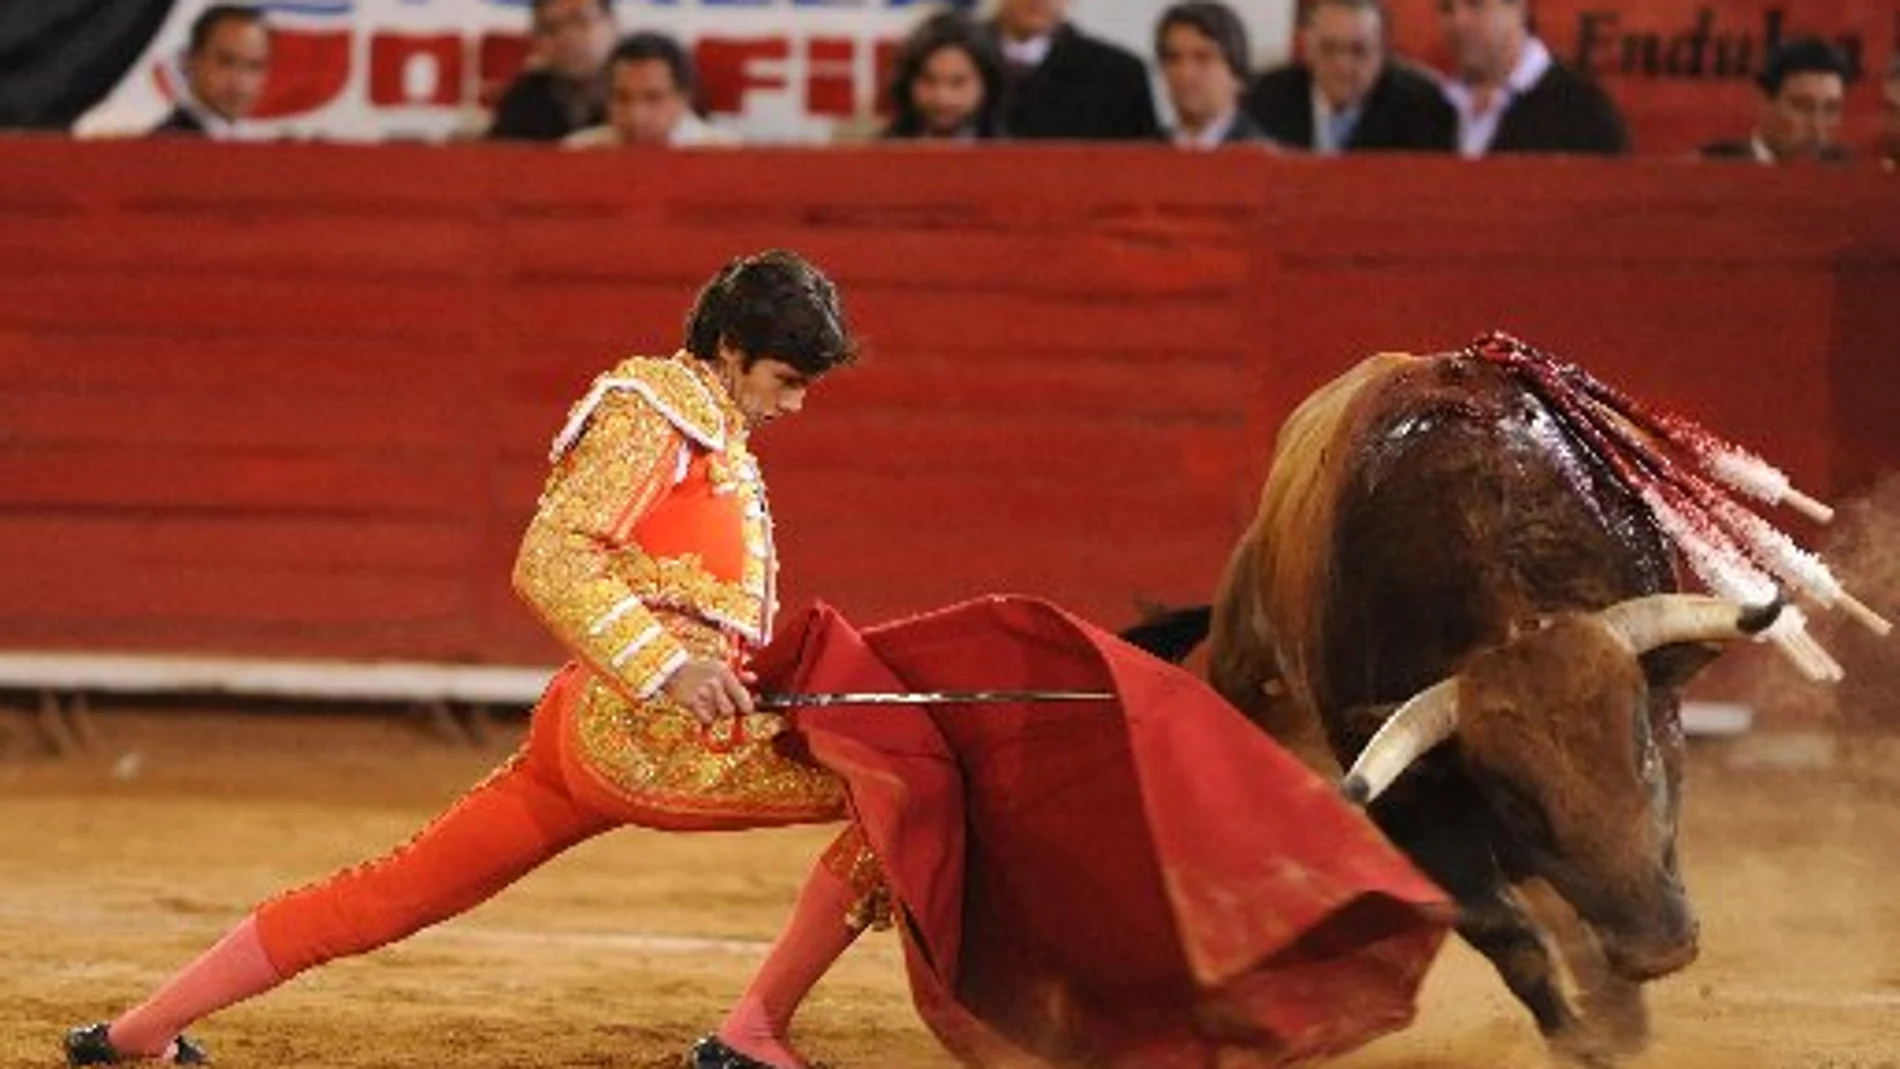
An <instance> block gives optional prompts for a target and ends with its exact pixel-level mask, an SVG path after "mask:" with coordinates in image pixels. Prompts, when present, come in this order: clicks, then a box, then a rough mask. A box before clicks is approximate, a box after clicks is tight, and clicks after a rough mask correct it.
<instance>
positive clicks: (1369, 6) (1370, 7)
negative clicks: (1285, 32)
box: [1300, 0, 1392, 33]
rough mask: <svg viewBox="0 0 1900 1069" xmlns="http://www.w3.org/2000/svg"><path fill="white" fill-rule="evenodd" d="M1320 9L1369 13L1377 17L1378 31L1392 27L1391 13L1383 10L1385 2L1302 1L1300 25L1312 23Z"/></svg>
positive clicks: (1346, 0)
mask: <svg viewBox="0 0 1900 1069" xmlns="http://www.w3.org/2000/svg"><path fill="white" fill-rule="evenodd" d="M1322 7H1343V8H1349V9H1351V10H1353V11H1370V12H1372V13H1373V14H1374V15H1377V16H1378V17H1379V30H1380V32H1381V33H1384V32H1386V31H1387V30H1388V29H1389V28H1390V27H1391V25H1392V13H1391V12H1390V11H1387V10H1386V8H1385V0H1304V2H1303V3H1301V4H1300V25H1302V26H1304V25H1306V24H1308V23H1310V22H1312V21H1313V16H1314V15H1315V14H1317V13H1318V12H1319V9H1320V8H1322Z"/></svg>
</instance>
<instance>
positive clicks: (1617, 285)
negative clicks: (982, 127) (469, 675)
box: [0, 140, 1900, 660]
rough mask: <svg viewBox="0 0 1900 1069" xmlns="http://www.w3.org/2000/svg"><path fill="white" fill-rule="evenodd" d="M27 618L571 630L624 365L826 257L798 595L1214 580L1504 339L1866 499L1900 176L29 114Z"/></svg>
mask: <svg viewBox="0 0 1900 1069" xmlns="http://www.w3.org/2000/svg"><path fill="white" fill-rule="evenodd" d="M0 174H4V175H5V180H4V181H0V276H3V277H0V592H4V595H3V596H4V605H5V606H6V611H5V613H4V614H3V615H0V646H5V647H13V648H20V647H59V648H81V649H84V648H110V649H164V650H187V651H197V650H203V651H235V652H253V653H272V652H274V653H285V654H296V655H302V656H328V655H365V656H370V655H373V656H395V657H404V658H427V659H436V658H442V659H469V660H518V659H542V658H551V657H552V656H553V655H554V651H553V648H552V646H551V645H550V644H549V642H548V641H547V640H546V639H545V638H543V637H542V636H541V635H540V634H539V633H538V631H537V629H536V627H535V625H534V624H533V623H532V622H531V621H530V619H529V617H528V615H527V613H526V612H525V611H524V610H523V609H521V608H520V607H518V606H517V605H516V603H515V602H514V600H513V597H512V595H511V593H510V592H509V590H508V587H507V576H508V570H509V563H510V560H511V557H512V554H513V551H514V546H515V540H516V538H517V537H518V535H519V532H520V530H521V528H522V526H523V524H524V522H525V520H526V518H527V515H528V512H529V509H530V508H531V507H532V504H533V499H534V495H535V492H536V490H537V488H538V485H539V481H540V479H541V476H542V474H543V471H544V462H543V459H542V454H543V451H544V448H545V443H546V442H547V440H548V438H549V437H550V436H551V434H552V433H553V431H554V430H555V428H556V426H557V425H558V424H559V422H560V421H561V419H562V417H563V414H564V412H565V410H566V406H567V405H568V404H569V403H570V402H571V401H572V400H573V399H574V398H575V397H576V396H578V395H579V393H580V392H581V391H582V390H584V389H585V387H586V384H587V382H588V380H589V378H590V377H591V376H592V375H593V374H594V373H596V372H598V371H599V370H601V369H603V368H605V367H606V366H608V365H609V364H610V363H611V362H612V361H614V360H615V359H616V358H618V357H619V356H620V355H622V354H624V353H626V352H629V351H634V350H646V351H656V350H662V349H670V348H671V347H672V346H673V345H674V344H675V342H676V340H677V337H678V333H679V323H680V319H681V316H682V315H683V313H684V311H685V309H686V307H687V305H688V303H689V302H690V300H691V297H692V294H693V291H694V287H695V286H697V284H698V283H699V282H701V281H702V280H703V279H704V278H705V277H706V276H707V275H708V274H710V273H711V272H712V270H714V269H715V268H716V267H717V266H718V265H719V264H720V263H721V262H722V261H723V260H724V259H726V258H727V257H728V256H730V255H732V254H734V253H737V252H741V251H747V250H752V249H756V248H759V247H763V246H767V245H774V244H783V245H788V246H792V247H795V248H798V249H800V250H802V251H804V252H806V253H807V254H809V255H811V256H812V257H814V258H815V259H816V260H817V261H818V262H820V263H821V264H823V265H824V266H826V267H827V268H828V269H829V270H830V271H831V272H832V273H833V274H834V275H835V276H836V277H837V278H838V279H839V280H840V282H841V283H842V285H843V287H844V289H845V293H846V299H847V304H848V307H849V309H850V312H851V314H852V316H853V318H854V320H855V321H856V323H857V325H858V327H859V328H860V330H861V332H862V334H863V336H864V338H865V340H866V341H867V343H868V348H869V355H870V360H869V363H868V364H867V365H866V366H865V367H863V368H861V369H858V370H855V371H853V372H851V373H849V374H847V375H842V376H839V377H838V378H837V379H836V381H833V382H827V383H825V384H824V385H823V386H822V387H821V389H820V390H819V391H818V393H817V394H816V395H815V397H814V399H813V403H812V404H811V406H810V409H809V411H808V412H807V414H806V415H805V416H803V417H801V418H800V419H798V420H796V421H793V422H792V423H790V424H788V425H785V426H782V427H776V428H774V429H773V430H772V431H771V432H770V433H768V434H766V435H764V436H762V437H761V440H760V442H759V445H760V451H761V453H762V455H763V456H764V459H765V461H766V464H767V466H768V469H769V471H770V473H771V481H772V486H773V490H774V500H775V507H776V511H777V514H778V518H779V523H780V534H781V539H782V548H783V551H784V556H785V559H786V566H787V573H786V574H787V578H788V580H789V582H788V590H787V593H788V595H789V597H790V599H794V600H796V599H800V598H803V597H808V596H813V595H822V596H824V597H827V598H829V599H831V600H833V601H834V602H836V603H838V604H840V605H841V606H842V607H843V608H844V609H845V610H846V611H848V612H850V613H851V614H852V615H854V616H855V617H857V618H860V619H864V620H867V621H868V620H873V619H877V618H880V617H885V616H888V615H892V614H898V613H903V612H907V611H911V610H916V609H921V608H926V607H930V606H934V605H937V604H941V603H944V602H947V601H951V600H954V599H957V598H961V597H965V596H969V595H972V594H976V593H981V592H985V591H992V590H1021V591H1028V592H1033V593H1039V594H1043V595H1047V596H1050V597H1053V598H1055V599H1057V600H1059V601H1062V602H1064V603H1067V604H1069V605H1071V606H1073V607H1075V608H1077V609H1078V610H1079V611H1081V612H1083V613H1085V614H1087V615H1090V616H1093V617H1095V618H1098V619H1101V620H1103V621H1104V622H1107V623H1119V622H1122V621H1125V620H1127V619H1128V618H1130V616H1131V615H1132V611H1133V610H1132V604H1133V601H1134V599H1135V598H1136V597H1138V596H1142V597H1152V598H1161V599H1173V600H1185V599H1198V598H1204V597H1205V596H1206V595H1207V594H1208V593H1209V591H1210V589H1211V586H1212V584H1213V582H1214V580H1215V578H1216V577H1217V575H1218V572H1219V569H1220V567H1221V564H1222V562H1223V558H1224V556H1225V554H1226V551H1227V547H1228V545H1229V544H1230V542H1231V540H1232V539H1233V537H1234V536H1235V535H1236V534H1237V532H1238V531H1239V530H1240V528H1241V526H1242V524H1243V523H1244V521H1245V519H1246V517H1247V516H1248V514H1249V513H1250V511H1251V508H1252V499H1253V494H1254V488H1255V486H1256V485H1257V481H1258V478H1259V476H1260V474H1261V472H1262V471H1263V469H1264V464H1265V459H1266V454H1267V449H1268V448H1269V444H1270V441H1271V435H1272V433H1273V431H1274V429H1275V428H1276V427H1277V425H1278V422H1279V420H1280V419H1281V418H1282V417H1283V416H1284V415H1285V413H1286V412H1287V411H1288V410H1289V408H1290V407H1291V406H1292V405H1293V404H1294V403H1296V402H1297V400H1298V399H1299V398H1300V397H1301V396H1303V395H1304V394H1305V393H1306V392H1307V391H1309V390H1310V389H1312V388H1313V387H1314V386H1316V385H1318V384H1319V383H1320V382H1322V381H1324V380H1325V379H1327V378H1329V377H1330V376H1331V375H1333V374H1335V373H1337V372H1338V371H1339V370H1341V369H1342V368H1344V367H1345V366H1347V365H1348V364H1350V363H1351V362H1353V361H1354V360H1356V359H1358V358H1359V357H1360V356H1362V355H1364V354H1365V353H1367V352H1370V351H1373V350H1376V349H1380V348H1410V349H1418V350H1422V349H1429V348H1442V347H1451V346H1455V345H1458V344H1462V343H1463V342H1464V341H1466V340H1468V339H1469V338H1470V337H1471V336H1472V335H1474V334H1476V333H1478V332H1480V331H1482V330H1485V329H1488V328H1490V327H1493V326H1498V327H1504V328H1507V329H1511V330H1513V331H1515V332H1517V333H1519V334H1521V335H1522V336H1524V337H1526V338H1528V339H1530V340H1532V341H1534V342H1536V343H1538V344H1541V345H1543V346H1545V347H1547V348H1550V349H1553V350H1555V351H1557V352H1559V353H1562V354H1565V355H1569V356H1572V357H1574V358H1577V359H1579V360H1582V361H1584V362H1586V363H1587V364H1589V365H1590V366H1591V367H1592V368H1593V369H1595V370H1597V371H1598V372H1599V373H1600V374H1603V375H1605V376H1606V377H1609V378H1611V379H1612V380H1613V381H1617V382H1619V383H1621V384H1623V385H1624V386H1625V387H1627V388H1628V389H1629V390H1631V391H1632V392H1634V393H1636V394H1638V395H1639V396H1643V397H1647V398H1652V399H1654V400H1657V401H1659V402H1662V403H1665V404H1668V405H1671V406H1674V407H1677V408H1679V409H1681V410H1682V411H1684V412H1685V413H1686V414H1690V415H1693V416H1697V417H1700V418H1703V419H1706V420H1707V421H1709V422H1711V423H1713V424H1714V425H1715V426H1717V427H1719V428H1722V429H1724V430H1726V431H1728V432H1729V433H1731V434H1732V435H1733V436H1735V437H1737V438H1739V439H1741V440H1743V441H1744V442H1747V443H1752V444H1755V445H1756V446H1758V447H1759V448H1761V449H1763V450H1764V451H1766V452H1768V453H1769V454H1770V455H1771V456H1773V457H1774V458H1775V459H1777V460H1779V461H1781V462H1782V463H1783V464H1784V465H1785V466H1786V467H1788V468H1789V469H1790V470H1791V471H1792V473H1793V474H1794V475H1796V476H1797V478H1798V480H1799V481H1801V482H1802V483H1804V484H1806V485H1808V486H1811V487H1813V488H1814V489H1816V490H1817V491H1821V492H1830V491H1831V492H1842V491H1849V490H1852V489H1855V488H1857V487H1860V486H1864V485H1865V484H1867V483H1868V482H1869V481H1871V479H1872V477H1873V476H1874V475H1875V474H1876V473H1878V472H1879V471H1881V470H1883V469H1886V468H1890V467H1893V466H1895V465H1896V464H1897V463H1900V418H1897V417H1900V409H1897V408H1896V407H1895V405H1894V402H1893V400H1892V398H1893V397H1894V396H1895V392H1894V391H1895V386H1896V380H1897V378H1900V375H1897V374H1896V372H1895V370H1894V368H1893V358H1894V356H1895V338H1896V334H1895V329H1894V325H1895V317H1894V314H1893V312H1892V309H1893V307H1894V303H1895V300H1896V298H1900V212H1897V211H1896V207H1895V206H1896V203H1900V202H1897V201H1896V199H1895V197H1894V187H1893V184H1892V181H1891V179H1886V178H1883V176H1881V175H1878V174H1875V173H1872V172H1851V171H1850V172H1813V171H1810V172H1807V173H1793V172H1777V171H1770V170H1765V169H1753V168H1723V167H1711V168H1699V167H1695V166H1690V165H1684V166H1673V165H1662V164H1655V165H1642V164H1632V163H1627V162H1625V163H1606V162H1600V161H1488V162H1487V163H1485V164H1482V165H1471V164H1466V163H1462V162H1460V161H1456V160H1417V161H1414V160H1350V161H1343V162H1342V161H1334V162H1320V161H1298V160H1276V159H1269V158H1266V157H1262V156H1255V155H1250V154H1233V155H1225V154H1224V155H1221V156H1218V157H1198V156H1197V157H1189V156H1185V155H1176V154H1173V153H1170V152H1167V151H1163V150H1145V149H1119V150H1111V149H1098V150H1083V149H1048V150H1042V151H1037V150H1032V149H1010V150H998V151H993V152H984V153H945V152H936V151H927V150H917V151H903V150H852V151H842V150H841V151H830V152H766V151H761V152H745V153H740V152H734V153H706V154H688V155H646V154H638V155H634V154H626V155H621V154H611V153H592V154H574V155H570V154H560V153H549V152H540V151H534V150H528V149H509V148H495V147H488V146H483V147H463V148H453V149H440V148H438V149H429V148H422V147H402V146H394V147H382V148H340V147H326V146H269V147H255V148H236V149H231V148H220V147H218V146H210V145H195V144H177V143H167V144H157V143H119V144H75V143H69V142H64V141H38V140H13V141H5V142H0Z"/></svg>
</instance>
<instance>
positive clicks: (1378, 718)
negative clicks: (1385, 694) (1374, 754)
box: [1339, 702, 1399, 753]
mask: <svg viewBox="0 0 1900 1069" xmlns="http://www.w3.org/2000/svg"><path fill="white" fill-rule="evenodd" d="M1398 707H1399V703H1398V702H1386V703H1384V704H1381V705H1355V706H1353V707H1352V708H1350V709H1347V710H1345V711H1344V712H1342V713H1340V714H1339V730H1340V733H1341V734H1342V735H1344V736H1345V738H1344V739H1343V741H1344V742H1345V743H1346V747H1347V749H1346V752H1347V753H1358V752H1359V751H1361V750H1363V749H1365V748H1366V743H1368V742H1371V741H1372V736H1373V735H1375V734H1377V733H1378V731H1379V729H1380V728H1382V727H1384V726H1385V722H1386V721H1387V720H1389V719H1391V716H1392V713H1393V711H1394V710H1396V709H1397V708H1398Z"/></svg>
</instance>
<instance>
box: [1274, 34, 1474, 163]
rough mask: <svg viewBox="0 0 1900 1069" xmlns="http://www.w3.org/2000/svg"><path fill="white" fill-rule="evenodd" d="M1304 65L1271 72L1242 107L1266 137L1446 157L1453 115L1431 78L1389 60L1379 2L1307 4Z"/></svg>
mask: <svg viewBox="0 0 1900 1069" xmlns="http://www.w3.org/2000/svg"><path fill="white" fill-rule="evenodd" d="M1300 49H1301V52H1302V54H1303V55H1304V56H1305V62H1303V63H1291V64H1288V65H1286V66H1284V67H1279V68H1277V69H1274V70H1270V71H1268V72H1267V73H1265V74H1263V75H1261V76H1260V79H1259V80H1258V81H1256V82H1254V84H1253V87H1252V88H1251V89H1249V90H1248V91H1247V96H1246V98H1245V100H1244V103H1243V106H1244V107H1245V108H1246V109H1247V111H1248V112H1249V113H1250V114H1252V115H1253V117H1254V120H1255V121H1256V122H1258V123H1259V124H1260V126H1261V128H1262V129H1264V130H1265V131H1266V132H1267V136H1268V137H1271V138H1273V139H1274V140H1275V141H1278V142H1281V143H1282V144H1286V145H1291V146H1294V147H1296V148H1304V149H1311V150H1312V151H1314V152H1316V153H1319V154H1321V155H1333V154H1335V153H1340V152H1367V151H1376V150H1381V149H1384V150H1399V151H1411V152H1450V151H1451V150H1452V149H1453V148H1455V147H1456V146H1457V141H1458V115H1457V113H1456V112H1454V111H1452V108H1451V105H1450V104H1449V103H1447V102H1446V100H1445V98H1444V95H1443V94H1441V93H1440V92H1439V91H1438V83H1437V82H1436V81H1435V80H1433V79H1432V78H1431V77H1429V76H1427V75H1425V74H1422V73H1420V72H1418V71H1414V70H1411V69H1409V68H1407V67H1405V66H1404V65H1402V64H1396V63H1393V62H1391V60H1390V57H1389V56H1388V55H1387V53H1386V13H1385V6H1384V5H1383V4H1382V3H1381V2H1380V0H1310V2H1309V3H1307V5H1306V8H1305V11H1304V12H1303V14H1302V17H1301V25H1300Z"/></svg>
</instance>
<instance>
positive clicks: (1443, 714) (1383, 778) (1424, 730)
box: [1339, 676, 1458, 805]
mask: <svg viewBox="0 0 1900 1069" xmlns="http://www.w3.org/2000/svg"><path fill="white" fill-rule="evenodd" d="M1456 730H1458V677H1457V676H1453V677H1451V678H1450V679H1446V680H1442V681H1440V682H1438V683H1435V684H1433V685H1432V686H1430V687H1427V688H1426V689H1424V690H1421V691H1419V692H1418V693H1417V694H1414V695H1412V697H1411V698H1410V699H1409V700H1408V701H1407V702H1406V703H1405V704H1404V705H1401V706H1399V707H1398V709H1397V710H1395V711H1394V712H1393V713H1392V715H1391V716H1390V717H1388V718H1387V719H1386V722H1385V723H1383V724H1381V725H1379V730H1378V731H1377V732H1376V733H1374V734H1373V736H1372V741H1370V742H1368V743H1366V748H1365V749H1363V750H1361V751H1359V759H1358V760H1357V761H1354V762H1353V763H1352V769H1351V771H1349V772H1347V773H1346V778H1345V779H1343V780H1341V781H1340V783H1339V790H1340V793H1342V794H1344V795H1345V796H1346V799H1347V800H1348V801H1350V802H1353V803H1355V804H1358V805H1369V804H1371V802H1372V800H1373V799H1375V798H1377V797H1379V795H1381V794H1384V793H1385V789H1386V788H1387V787H1390V786H1392V781H1393V780H1395V779H1398V778H1399V773H1401V772H1404V771H1405V770H1406V768H1408V767H1409V766H1410V765H1411V764H1412V762H1414V761H1416V760H1418V759H1419V758H1420V757H1422V756H1424V754H1425V751H1427V750H1429V749H1431V748H1432V747H1434V746H1436V745H1438V744H1439V743H1441V742H1444V741H1445V740H1446V739H1448V738H1451V735H1452V732H1454V731H1456Z"/></svg>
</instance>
